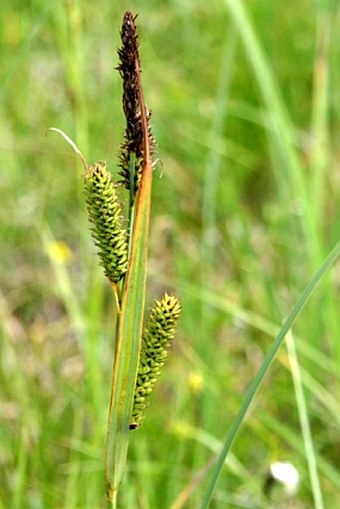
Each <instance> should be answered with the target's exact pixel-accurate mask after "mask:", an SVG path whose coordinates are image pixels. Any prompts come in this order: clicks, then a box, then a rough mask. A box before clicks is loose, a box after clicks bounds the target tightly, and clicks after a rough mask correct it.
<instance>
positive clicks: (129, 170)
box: [117, 11, 154, 196]
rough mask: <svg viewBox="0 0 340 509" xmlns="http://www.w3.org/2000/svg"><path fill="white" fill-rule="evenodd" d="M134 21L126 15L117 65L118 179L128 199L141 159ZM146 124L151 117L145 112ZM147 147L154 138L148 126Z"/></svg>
mask: <svg viewBox="0 0 340 509" xmlns="http://www.w3.org/2000/svg"><path fill="white" fill-rule="evenodd" d="M135 19H136V16H135V17H134V16H133V14H132V13H131V12H129V11H128V12H126V13H125V15H124V18H123V25H122V30H121V40H122V47H121V48H120V49H119V50H118V55H119V58H120V64H119V66H118V67H117V69H118V70H119V72H120V74H121V77H122V78H123V110H124V115H125V118H126V127H125V141H124V143H123V144H122V145H121V150H120V167H121V171H120V173H119V174H120V176H121V177H123V183H124V186H125V187H126V189H128V190H130V191H131V193H132V196H134V195H135V193H136V192H137V190H138V187H139V184H140V179H141V172H142V166H143V159H144V153H143V152H144V150H143V127H142V115H141V105H140V99H139V72H140V61H139V53H138V36H137V32H136V26H135ZM146 116H147V121H149V119H150V117H151V114H150V112H148V111H147V113H146ZM148 131H149V132H148V136H149V142H150V146H151V147H153V146H154V138H153V136H152V134H151V129H150V127H149V126H148Z"/></svg>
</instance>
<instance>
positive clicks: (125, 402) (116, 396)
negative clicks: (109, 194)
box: [105, 90, 152, 507]
mask: <svg viewBox="0 0 340 509" xmlns="http://www.w3.org/2000/svg"><path fill="white" fill-rule="evenodd" d="M140 94H141V106H142V108H141V109H142V118H143V135H144V164H143V169H142V178H141V183H140V189H139V194H138V201H137V205H136V216H135V221H134V228H133V235H132V242H131V253H130V260H129V269H128V272H127V275H126V279H125V285H124V293H123V297H122V306H121V313H120V316H119V327H118V337H117V345H116V356H115V360H114V368H113V379H112V390H111V401H110V409H109V421H108V433H107V444H106V461H105V464H106V490H107V497H108V499H109V500H110V501H111V504H112V507H115V500H116V496H117V490H118V488H119V485H120V483H121V481H122V478H123V474H124V470H125V463H126V456H127V450H128V441H129V424H130V415H131V410H132V404H133V399H134V389H135V384H136V376H137V369H138V360H139V351H140V342H141V335H142V327H143V318H144V307H145V287H146V274H147V249H148V234H149V218H150V201H151V184H152V164H151V159H150V147H149V137H148V127H147V120H146V114H145V111H146V110H145V106H144V101H143V97H142V93H141V90H140Z"/></svg>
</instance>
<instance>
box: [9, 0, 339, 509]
mask: <svg viewBox="0 0 340 509" xmlns="http://www.w3.org/2000/svg"><path fill="white" fill-rule="evenodd" d="M242 6H243V7H242ZM126 9H130V10H131V11H132V12H133V13H138V18H137V26H138V31H139V34H140V46H141V47H140V56H141V61H142V68H143V74H142V78H143V86H144V93H145V97H146V102H147V104H148V106H149V108H150V110H151V111H152V126H153V132H154V135H155V137H156V140H157V158H158V164H157V167H156V169H155V170H154V184H153V197H152V218H151V239H150V259H149V284H148V301H149V304H151V303H152V300H153V299H154V298H158V297H159V296H160V295H161V293H162V292H163V290H165V289H166V290H168V291H173V292H175V293H176V295H178V296H180V298H181V300H182V304H183V313H182V317H181V322H180V327H179V331H178V334H177V337H176V340H175V342H174V345H173V348H172V350H171V355H170V356H169V361H168V364H167V366H166V367H165V369H164V372H163V375H162V379H161V381H160V382H159V384H158V386H157V388H156V391H155V394H154V396H153V398H152V402H151V405H150V408H149V409H148V412H147V418H146V420H145V423H144V424H143V426H142V427H141V429H140V430H138V431H135V432H133V433H132V435H131V446H130V451H129V462H128V471H127V475H126V481H125V484H124V487H123V489H122V493H121V498H120V501H121V507H126V508H132V507H133V508H142V509H148V508H150V509H155V508H162V509H163V508H171V509H178V508H179V507H188V508H196V507H199V505H200V501H201V500H202V494H203V492H204V487H205V486H206V482H207V478H208V476H209V461H210V460H211V458H212V457H213V454H214V452H215V451H217V450H218V449H219V447H220V445H221V443H222V442H223V440H224V438H225V436H226V434H227V431H228V429H229V427H230V424H231V422H232V419H233V417H234V416H235V414H236V412H237V410H238V408H239V406H240V402H241V401H242V398H243V395H244V393H245V390H246V389H247V387H248V386H249V383H250V381H251V380H252V378H253V376H254V375H255V373H256V372H257V370H258V368H259V367H260V365H261V363H262V361H263V358H264V355H265V353H266V352H267V351H268V348H269V346H270V344H271V343H272V341H273V338H274V336H275V334H276V332H277V330H278V329H279V327H280V325H281V323H282V321H283V320H284V318H285V317H286V316H287V314H288V313H289V311H290V310H291V308H292V307H293V305H294V304H295V302H296V300H297V299H298V297H299V295H300V293H301V291H302V289H303V288H304V286H305V285H306V284H307V282H308V280H309V279H310V278H311V277H312V276H313V274H314V273H315V271H316V270H317V268H318V267H319V266H320V264H321V263H322V260H323V259H324V258H325V256H326V255H327V253H328V252H329V251H330V250H331V248H332V247H333V246H334V245H335V243H336V241H337V240H338V238H339V230H340V228H339V224H340V217H339V190H340V179H339V170H338V167H339V138H340V131H339V115H340V96H339V94H340V92H339V91H340V68H339V65H338V62H339V51H340V50H339V48H340V41H339V37H340V36H339V30H338V29H337V27H338V26H339V21H340V10H339V7H338V3H337V2H327V1H324V2H321V1H320V2H317V1H314V2H313V1H312V2H311V1H304V0H298V1H296V2H287V1H283V0H277V1H276V2H273V1H269V0H256V1H255V0H253V1H247V2H243V3H242V2H239V0H212V1H210V2H207V1H203V0H195V1H194V0H172V1H170V0H169V1H160V0H150V1H148V2H138V1H131V2H123V1H116V2H114V1H112V2H109V1H107V0H98V1H96V2H85V1H80V0H79V1H71V0H70V1H51V2H44V1H42V0H40V1H39V0H36V1H33V0H31V1H25V2H24V1H20V0H17V1H13V2H7V3H6V5H2V6H1V15H2V16H1V39H0V44H1V46H0V133H1V136H0V196H1V204H0V249H1V255H0V257H1V258H0V259H1V266H0V267H1V269H0V270H1V272H0V321H1V338H0V339H1V342H0V363H1V364H0V479H1V482H0V508H1V509H3V508H6V509H7V508H9V507H10V508H12V509H26V508H32V509H33V508H34V509H40V508H65V509H72V508H91V509H94V508H100V507H104V506H105V498H104V480H103V479H104V473H103V465H104V461H103V456H104V444H105V432H106V419H107V407H108V401H109V394H110V384H111V368H112V354H111V352H112V334H113V330H114V319H113V297H112V294H111V291H110V288H109V285H108V284H107V282H106V281H105V278H104V276H103V274H102V271H101V268H100V267H99V266H98V259H97V257H96V256H95V248H94V247H93V242H92V239H91V235H90V231H89V227H88V223H87V218H86V209H85V204H84V197H83V191H82V178H81V175H82V166H81V164H80V162H79V161H78V160H77V158H76V156H75V155H74V153H73V152H72V150H71V149H70V147H69V146H67V145H66V144H65V142H64V141H63V140H62V139H61V138H60V137H58V136H57V135H56V134H55V133H49V134H48V136H47V137H45V131H46V129H47V128H48V127H51V126H54V127H58V128H60V129H62V130H64V131H65V132H66V133H67V134H68V135H69V136H70V137H71V138H72V139H73V140H74V141H75V142H76V143H77V145H78V146H79V148H80V149H81V151H82V153H83V154H84V156H85V158H86V160H87V161H88V163H92V162H93V161H98V160H106V161H107V162H108V164H109V166H110V168H111V169H112V171H113V173H114V174H116V172H117V168H118V157H117V154H118V151H119V145H120V143H121V142H122V134H123V129H124V119H123V115H122V109H121V91H122V87H121V82H120V78H119V74H118V72H117V71H115V70H114V68H115V67H116V66H117V64H118V58H117V53H116V49H117V48H118V46H119V45H120V41H119V30H120V24H121V19H122V16H123V13H124V11H125V10H126ZM126 199H127V198H126ZM339 285H340V279H339V265H337V266H335V267H334V269H333V270H332V271H331V272H330V273H329V275H328V276H327V278H326V279H325V281H324V282H323V284H322V285H320V287H319V288H318V289H317V291H316V292H315V294H314V295H313V296H312V299H311V301H310V302H309V304H308V306H307V307H306V309H305V310H304V312H303V314H302V315H301V317H300V318H299V320H298V322H297V324H296V326H295V327H294V331H293V332H294V339H295V341H296V348H297V355H298V361H299V366H300V371H301V373H300V374H301V377H302V387H303V390H304V395H305V399H306V405H307V408H308V423H309V426H310V429H311V432H312V437H313V441H314V459H315V461H316V464H317V470H318V473H319V476H320V485H321V491H322V493H323V498H324V507H327V508H330V507H335V505H336V504H337V500H338V493H339V488H340V475H339V472H338V465H339V461H340V434H339V426H340V418H339V416H340V404H339V394H340V384H339V372H340V371H339V364H340V342H339V339H340V321H339V313H338V311H339V310H338V308H339ZM290 360H291V358H290V356H289V355H288V354H287V350H286V348H285V347H284V348H283V349H282V350H281V352H280V353H279V355H278V357H277V360H276V362H275V363H274V365H273V367H272V369H271V370H270V373H269V375H268V376H267V378H266V380H265V383H264V385H263V387H262V388H261V391H260V392H259V394H258V395H257V398H256V400H255V403H254V405H253V407H252V408H251V411H250V412H249V415H248V417H247V419H246V422H245V423H244V426H243V428H242V431H241V433H240V434H239V436H238V439H237V440H236V442H235V444H234V447H233V451H232V454H231V455H230V457H229V460H228V461H227V465H226V467H225V469H224V471H223V474H222V476H221V479H220V482H219V484H218V487H217V490H216V492H215V495H214V499H213V501H212V503H211V507H216V508H220V507H247V508H259V509H260V508H261V509H262V508H266V507H268V508H269V507H274V506H273V504H274V502H273V500H272V499H271V498H270V497H269V498H268V497H264V495H263V493H262V487H263V484H264V482H265V479H266V476H267V472H268V469H269V466H270V464H271V462H272V461H276V460H286V461H290V462H292V463H293V464H294V465H295V466H296V467H297V468H298V471H299V473H300V478H301V483H300V486H299V490H298V493H297V494H296V495H295V496H294V497H293V498H291V499H290V500H289V501H287V500H286V498H285V497H286V496H285V495H284V494H278V495H277V497H278V500H279V501H278V502H277V504H283V505H282V507H291V508H298V509H302V508H310V507H317V508H319V509H320V508H321V507H322V505H320V501H319V502H315V496H314V498H313V493H314V495H315V486H316V484H315V482H316V481H315V479H314V481H313V480H312V481H311V478H310V475H309V470H308V465H307V461H306V450H305V448H304V442H303V439H302V433H301V421H300V419H299V412H298V407H297V403H296V395H295V391H294V385H293V382H292V375H291V367H290V366H291V364H290ZM201 469H202V470H201ZM190 483H194V484H193V485H190ZM313 486H314V489H313ZM189 487H191V488H192V493H191V494H190V498H189V499H188V500H186V502H185V503H184V504H182V505H181V503H180V502H178V504H179V505H175V500H176V499H177V497H178V496H179V494H180V493H181V492H182V490H185V488H188V489H189ZM273 496H274V495H272V497H273ZM275 496H276V495H275ZM318 504H319V505H318ZM275 507H276V506H275ZM278 507H281V506H280V505H278Z"/></svg>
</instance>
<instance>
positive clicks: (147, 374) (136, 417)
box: [130, 293, 181, 429]
mask: <svg viewBox="0 0 340 509" xmlns="http://www.w3.org/2000/svg"><path fill="white" fill-rule="evenodd" d="M180 313H181V304H180V302H179V300H178V299H177V298H176V297H174V296H171V295H168V294H167V293H165V294H164V295H163V297H162V298H161V300H159V301H157V300H156V301H155V305H154V307H153V308H152V310H151V312H150V315H149V317H148V320H147V322H146V325H145V327H144V331H143V337H142V345H141V353H140V359H139V366H138V373H137V382H136V388H135V397H134V403H133V410H132V415H131V424H130V429H135V428H137V427H138V426H139V425H140V423H141V422H142V420H143V418H144V413H145V409H146V408H147V406H148V404H149V396H150V395H151V394H152V392H153V390H154V387H155V384H156V382H157V380H158V378H159V375H160V374H161V368H162V366H163V364H164V362H165V361H166V358H167V356H168V348H169V346H170V344H171V342H172V340H173V338H174V336H175V332H176V326H177V323H178V319H179V316H180Z"/></svg>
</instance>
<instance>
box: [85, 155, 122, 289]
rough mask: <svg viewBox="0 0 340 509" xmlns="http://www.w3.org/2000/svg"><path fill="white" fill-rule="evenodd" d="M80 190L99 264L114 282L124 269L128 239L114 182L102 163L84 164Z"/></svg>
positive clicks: (119, 277)
mask: <svg viewBox="0 0 340 509" xmlns="http://www.w3.org/2000/svg"><path fill="white" fill-rule="evenodd" d="M84 190H85V198H86V204H87V210H88V214H89V220H90V222H91V223H92V224H93V228H92V235H93V238H94V240H95V244H96V246H97V247H98V253H99V257H100V260H101V265H102V266H103V268H104V272H105V275H106V277H107V278H108V279H109V280H110V281H111V282H112V283H117V282H118V281H119V280H120V279H121V278H122V277H123V276H124V274H125V273H126V271H127V268H128V242H127V232H126V229H125V228H124V227H123V222H124V220H123V217H122V208H121V204H120V201H119V196H118V193H117V185H116V184H115V183H114V182H113V180H112V176H111V174H110V172H109V171H108V169H107V167H106V163H105V162H100V163H95V164H93V165H92V166H89V167H88V169H87V170H86V172H85V175H84Z"/></svg>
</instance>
